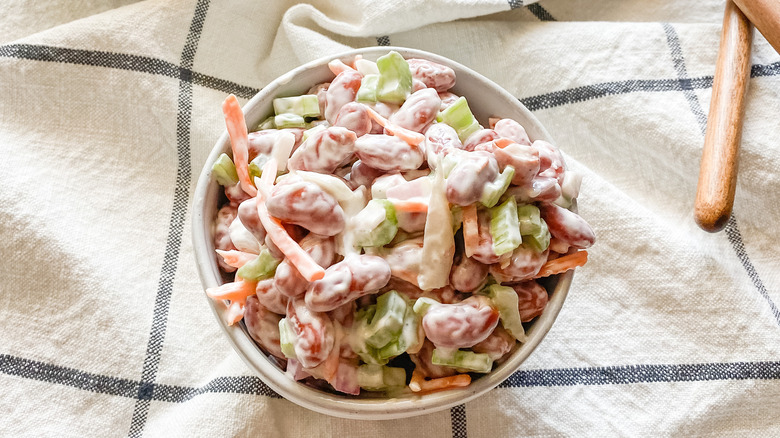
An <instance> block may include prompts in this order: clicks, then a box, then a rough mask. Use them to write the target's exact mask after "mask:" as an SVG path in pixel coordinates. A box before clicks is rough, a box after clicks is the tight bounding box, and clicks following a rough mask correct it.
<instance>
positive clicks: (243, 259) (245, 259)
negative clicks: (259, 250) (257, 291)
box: [217, 249, 257, 268]
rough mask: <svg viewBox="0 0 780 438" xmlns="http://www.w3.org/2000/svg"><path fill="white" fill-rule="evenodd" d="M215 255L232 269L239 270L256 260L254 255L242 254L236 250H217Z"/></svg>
mask: <svg viewBox="0 0 780 438" xmlns="http://www.w3.org/2000/svg"><path fill="white" fill-rule="evenodd" d="M217 254H219V255H220V256H221V257H222V259H223V260H224V261H225V263H226V264H227V265H228V266H232V267H234V268H240V267H242V266H244V265H245V264H247V263H249V262H250V261H252V260H254V259H256V258H257V255H256V254H251V253H248V252H243V251H238V250H230V251H223V250H221V249H218V250H217Z"/></svg>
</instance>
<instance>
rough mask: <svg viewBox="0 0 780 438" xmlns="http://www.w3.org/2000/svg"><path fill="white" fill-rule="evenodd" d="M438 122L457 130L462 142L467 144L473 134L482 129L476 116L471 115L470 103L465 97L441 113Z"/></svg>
mask: <svg viewBox="0 0 780 438" xmlns="http://www.w3.org/2000/svg"><path fill="white" fill-rule="evenodd" d="M436 121H437V122H441V123H446V124H448V125H450V126H451V127H452V128H453V129H455V132H457V133H458V138H460V141H461V142H465V141H466V139H467V138H469V136H470V135H471V134H473V133H475V132H477V131H479V130H480V129H482V126H480V124H479V122H477V119H476V118H475V117H474V114H472V113H471V109H470V108H469V103H468V101H466V98H465V97H463V96H461V97H459V98H458V100H456V101H455V103H453V104H452V105H450V106H449V107H447V108H446V109H445V110H444V111H442V112H440V113H439V114H438V115H437V116H436Z"/></svg>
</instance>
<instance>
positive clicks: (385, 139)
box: [355, 134, 425, 171]
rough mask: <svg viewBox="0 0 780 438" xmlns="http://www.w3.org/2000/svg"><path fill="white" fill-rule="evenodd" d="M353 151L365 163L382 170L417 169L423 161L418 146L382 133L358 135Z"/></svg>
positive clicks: (423, 158)
mask: <svg viewBox="0 0 780 438" xmlns="http://www.w3.org/2000/svg"><path fill="white" fill-rule="evenodd" d="M355 153H356V154H357V156H358V158H360V160H361V161H363V163H365V164H366V165H368V166H371V167H373V168H374V169H379V170H384V171H390V170H412V169H417V168H418V167H420V166H421V165H422V164H423V162H424V161H425V157H424V156H423V153H422V151H421V150H420V149H419V148H417V147H415V146H410V145H409V144H408V143H406V142H405V141H403V140H401V139H400V138H398V137H394V136H390V135H383V134H366V135H364V136H362V137H359V138H358V139H357V140H356V141H355Z"/></svg>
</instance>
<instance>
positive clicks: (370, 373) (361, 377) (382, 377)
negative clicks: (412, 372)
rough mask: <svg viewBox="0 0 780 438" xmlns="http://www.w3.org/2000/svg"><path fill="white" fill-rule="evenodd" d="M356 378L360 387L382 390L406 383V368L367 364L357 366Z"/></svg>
mask: <svg viewBox="0 0 780 438" xmlns="http://www.w3.org/2000/svg"><path fill="white" fill-rule="evenodd" d="M357 378H358V385H360V387H361V388H363V389H366V390H369V391H383V390H385V389H388V388H390V387H395V386H404V385H406V370H404V369H403V368H395V367H387V366H382V365H375V364H367V365H361V366H359V367H358V371H357Z"/></svg>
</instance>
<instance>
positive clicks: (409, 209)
mask: <svg viewBox="0 0 780 438" xmlns="http://www.w3.org/2000/svg"><path fill="white" fill-rule="evenodd" d="M391 202H392V203H393V207H395V209H396V211H401V212H404V213H427V212H428V203H426V202H422V201H414V200H411V199H403V200H396V199H393V200H391Z"/></svg>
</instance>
